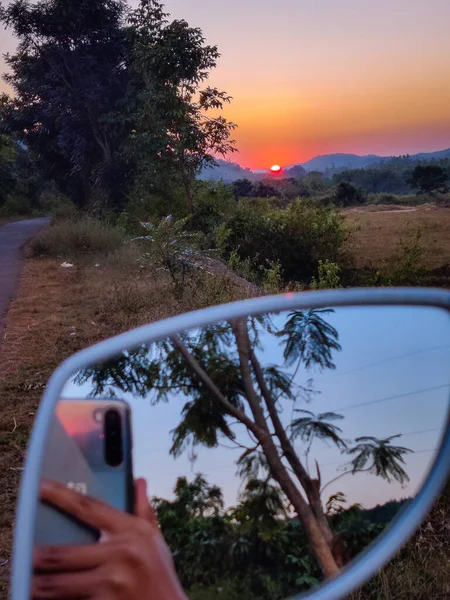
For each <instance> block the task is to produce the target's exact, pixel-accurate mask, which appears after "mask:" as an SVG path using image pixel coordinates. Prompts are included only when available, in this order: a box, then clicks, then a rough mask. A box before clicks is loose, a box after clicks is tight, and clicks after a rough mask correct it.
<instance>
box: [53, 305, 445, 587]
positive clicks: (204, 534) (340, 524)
mask: <svg viewBox="0 0 450 600" xmlns="http://www.w3.org/2000/svg"><path fill="white" fill-rule="evenodd" d="M448 339H449V319H448V313H447V312H446V311H443V310H440V309H435V308H425V307H351V308H328V309H311V310H293V311H288V312H283V313H278V314H264V315H259V316H253V315H250V316H248V317H246V318H241V319H237V320H235V321H231V322H219V323H214V324H212V325H208V326H205V327H201V328H196V329H193V330H190V331H182V332H179V333H178V334H177V335H174V336H172V337H171V338H167V339H162V340H159V341H156V342H151V343H147V344H143V345H141V346H139V347H137V348H127V349H126V350H124V352H123V353H122V354H121V355H120V356H118V357H117V358H116V359H114V360H110V361H107V362H105V363H103V364H99V365H93V366H91V367H89V368H86V369H84V370H82V371H80V372H78V373H76V374H75V375H74V377H73V378H71V380H70V381H68V382H67V385H66V387H65V389H64V392H63V395H62V398H61V400H60V402H59V403H58V405H57V408H56V417H57V418H56V419H55V423H54V425H53V427H52V433H51V436H50V439H49V440H48V445H47V446H48V447H47V449H46V459H45V460H44V467H43V468H44V469H45V470H46V472H45V473H44V474H43V476H44V475H45V476H46V477H48V476H49V473H52V474H53V475H52V476H54V477H55V478H57V479H59V480H61V481H63V482H64V483H72V482H73V481H75V482H78V484H79V483H80V482H82V483H83V482H84V483H85V484H87V485H88V486H89V493H91V494H93V495H98V496H99V497H102V490H101V488H103V494H104V490H105V489H106V488H107V489H108V490H109V491H108V501H109V502H110V503H111V504H113V505H116V506H118V507H120V506H121V505H123V502H124V498H123V495H124V494H125V493H126V490H125V488H124V486H123V485H121V484H120V477H121V475H120V473H121V472H123V469H124V468H125V467H126V466H127V457H128V456H129V446H130V445H131V441H130V440H129V439H128V434H127V431H128V430H127V427H126V425H124V426H123V430H122V433H119V434H117V435H118V438H117V439H116V440H115V441H113V442H111V443H112V446H111V447H112V450H110V456H109V457H108V456H107V454H105V451H104V445H105V429H104V422H105V419H106V418H108V417H107V415H108V411H110V412H111V409H115V410H117V414H118V415H119V417H120V419H121V420H122V422H123V423H126V422H127V419H130V420H131V430H132V438H133V451H132V461H133V471H134V476H135V477H138V476H139V477H144V478H145V479H146V480H147V481H148V490H149V494H150V496H151V498H152V502H153V505H154V507H155V510H156V513H157V517H158V520H159V525H160V528H161V530H162V532H163V534H164V536H165V539H166V541H167V543H168V545H169V547H170V549H171V551H172V553H173V555H174V558H175V564H176V569H177V572H178V574H179V577H180V580H181V583H182V585H183V587H184V589H185V591H186V593H187V595H188V596H189V598H191V599H195V598H198V599H207V598H212V597H218V596H217V593H218V592H220V597H221V598H225V599H227V598H230V599H231V598H234V597H235V594H236V593H238V592H239V595H240V596H241V597H246V598H258V599H265V598H283V597H288V596H289V595H292V594H294V593H298V592H301V591H307V590H310V589H311V588H312V587H314V586H315V585H317V584H319V583H320V582H321V581H323V580H324V579H326V578H328V577H331V576H334V575H336V574H338V573H339V571H340V570H341V569H342V568H344V567H345V566H346V565H348V564H349V563H350V562H351V561H352V560H353V559H354V558H355V557H356V556H357V555H358V554H359V553H360V552H361V551H362V550H364V549H365V548H366V547H367V546H368V545H369V544H371V543H372V542H373V541H374V540H375V539H376V538H378V537H379V536H380V535H381V534H382V533H383V531H384V530H385V528H386V526H387V525H388V524H389V523H390V522H391V521H392V520H393V519H394V517H395V516H396V515H398V514H399V513H400V512H401V511H402V510H404V509H405V508H406V507H407V506H408V504H409V503H411V501H412V500H413V499H414V497H415V496H416V495H417V493H418V492H419V491H420V488H421V486H422V484H423V482H424V480H425V478H426V477H427V475H428V473H429V471H430V468H431V466H432V464H433V461H434V459H435V457H436V454H437V452H438V450H439V446H440V441H441V437H442V434H443V432H444V428H445V426H446V422H447V413H448V407H449V384H450V381H449V379H450V376H449V369H448V365H449V362H450V344H449V343H448ZM113 412H114V411H113ZM109 418H110V417H109ZM58 431H59V435H60V439H59V440H58V439H57V432H58ZM67 439H70V442H71V443H72V444H75V446H77V448H78V450H79V451H80V453H81V454H82V456H83V457H84V459H85V461H86V464H87V465H88V467H89V469H88V470H89V476H88V478H89V481H87V480H86V473H83V472H82V467H81V466H80V465H81V463H80V464H79V465H78V466H79V468H80V469H81V471H80V472H78V473H76V472H74V471H73V470H74V467H73V464H72V465H64V455H65V452H64V451H61V452H58V450H57V449H58V447H59V448H63V447H64V448H66V449H67V443H68V442H67ZM58 444H59V446H58ZM64 444H65V446H64ZM50 448H51V451H50ZM111 452H112V454H111ZM58 461H59V463H58ZM124 465H125V467H124ZM128 467H129V465H128ZM69 475H70V481H69V480H67V477H69ZM61 477H62V479H61ZM77 477H78V479H77ZM78 484H77V485H78ZM91 490H94V491H91ZM79 491H81V492H83V490H79ZM49 510H50V509H49ZM61 518H62V517H61ZM85 535H86V536H87V537H89V535H91V533H90V532H86V533H85Z"/></svg>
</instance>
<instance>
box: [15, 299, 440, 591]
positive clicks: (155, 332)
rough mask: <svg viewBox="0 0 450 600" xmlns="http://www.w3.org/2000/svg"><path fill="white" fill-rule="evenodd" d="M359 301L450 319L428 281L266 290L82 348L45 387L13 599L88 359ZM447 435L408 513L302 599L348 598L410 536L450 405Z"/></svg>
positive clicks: (27, 574) (25, 581)
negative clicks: (48, 461) (66, 403)
mask: <svg viewBox="0 0 450 600" xmlns="http://www.w3.org/2000/svg"><path fill="white" fill-rule="evenodd" d="M351 306H424V307H425V306H427V307H434V308H441V309H444V310H447V312H448V313H449V318H450V292H448V291H445V290H439V289H423V288H415V289H414V288H382V289H380V288H378V289H370V288H368V289H354V290H330V291H318V292H303V293H302V292H301V293H286V294H282V295H279V296H265V297H261V298H255V299H251V300H244V301H241V302H234V303H231V304H225V305H221V306H215V307H211V308H206V309H203V310H199V311H195V312H191V313H187V314H183V315H180V316H176V317H173V318H170V319H166V320H163V321H158V322H156V323H153V324H150V325H145V326H144V327H140V328H138V329H135V330H132V331H128V332H127V333H124V334H122V335H119V336H116V337H113V338H109V339H108V340H105V341H103V342H100V343H99V344H96V345H95V346H92V347H90V348H88V349H86V350H82V351H81V352H78V353H76V354H74V355H73V356H71V357H70V358H69V359H67V360H66V361H65V362H63V363H62V364H61V365H60V366H59V367H58V368H57V369H56V370H55V371H54V373H53V375H52V377H51V378H50V380H49V383H48V385H47V387H46V389H45V392H44V394H43V397H42V401H41V403H40V406H39V409H38V412H37V416H36V420H35V423H34V426H33V431H32V435H31V441H30V443H29V445H28V449H27V456H26V460H25V469H24V472H23V475H22V480H21V485H20V494H19V502H18V506H17V511H16V523H15V531H14V545H13V562H12V590H11V598H12V600H29V591H30V583H31V574H32V554H33V552H32V540H33V532H34V520H35V514H36V510H35V509H36V501H35V498H36V496H37V494H38V489H39V480H40V478H39V473H40V468H41V462H42V449H43V447H44V442H45V439H46V436H47V430H48V426H49V423H50V419H51V417H52V414H53V410H54V407H55V405H56V402H57V400H58V398H59V397H60V394H61V392H62V390H63V388H64V385H65V383H66V381H67V379H69V377H71V376H72V375H74V374H75V373H76V372H77V371H79V370H80V369H82V368H85V367H86V366H90V365H93V364H96V363H99V362H102V361H104V360H107V359H109V358H113V357H114V356H115V355H117V354H119V353H120V352H121V351H123V350H124V349H125V348H127V347H130V346H136V345H139V344H142V343H144V342H146V343H147V342H152V341H156V340H159V339H161V338H164V337H168V336H170V335H173V334H175V333H178V332H180V331H182V330H185V329H192V328H196V327H201V326H205V325H210V324H212V323H214V322H216V321H224V320H230V319H236V318H239V317H244V316H246V315H249V314H252V315H257V314H262V313H266V312H269V313H270V312H281V311H288V310H293V309H302V310H307V309H311V308H329V307H332V308H335V307H351ZM449 366H450V365H449ZM442 440H443V441H442V445H441V448H440V451H439V453H438V456H437V457H436V459H435V461H434V464H433V467H432V469H431V471H430V473H429V475H428V478H427V480H426V481H425V483H424V485H423V487H422V489H421V491H420V493H419V494H418V496H417V497H416V498H415V499H414V501H413V502H412V503H411V504H410V505H409V506H408V508H407V509H405V510H404V511H403V512H401V514H400V515H399V516H398V517H396V518H395V519H394V520H393V521H392V523H391V524H390V525H389V526H388V528H387V530H386V531H385V532H384V533H383V534H382V535H381V536H380V537H379V539H378V540H377V541H375V542H374V543H373V544H371V545H370V546H369V547H368V548H367V549H366V550H364V551H363V552H362V553H361V554H360V555H359V556H358V557H357V558H356V559H355V560H354V561H353V562H352V563H351V564H350V565H349V566H348V567H347V568H346V569H344V571H343V572H342V574H341V575H340V576H339V577H337V578H336V579H333V580H329V581H326V582H324V583H322V584H320V585H319V586H318V587H316V588H314V589H313V590H312V591H310V592H305V593H301V594H299V595H297V596H295V598H298V599H299V600H300V598H309V599H311V600H339V599H341V598H343V597H346V596H347V595H348V594H350V593H351V592H352V591H353V590H355V589H356V588H358V587H359V586H361V585H362V584H363V583H364V582H366V581H367V580H368V579H370V578H371V577H372V576H373V575H374V574H375V573H376V572H377V571H378V570H379V569H380V568H381V567H382V566H383V565H384V564H385V563H387V562H388V561H389V560H390V559H391V558H392V557H393V556H394V554H395V553H396V552H397V551H398V549H399V548H400V547H401V546H403V545H404V544H405V543H406V542H407V541H408V539H409V538H410V537H411V536H412V535H413V533H414V532H415V531H416V529H417V528H418V527H419V525H420V524H421V522H422V521H423V519H424V518H425V517H426V515H427V513H428V511H429V510H430V508H431V506H432V504H433V502H434V501H435V499H436V498H437V496H438V495H439V493H440V492H441V491H442V489H443V488H444V486H445V483H446V481H447V478H448V477H449V475H450V410H449V418H448V420H447V424H446V429H445V433H444V436H443V438H442Z"/></svg>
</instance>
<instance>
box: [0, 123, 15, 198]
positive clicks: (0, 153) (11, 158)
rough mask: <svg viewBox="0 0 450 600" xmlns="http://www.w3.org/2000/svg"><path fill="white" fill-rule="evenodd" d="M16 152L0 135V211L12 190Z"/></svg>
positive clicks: (11, 144)
mask: <svg viewBox="0 0 450 600" xmlns="http://www.w3.org/2000/svg"><path fill="white" fill-rule="evenodd" d="M15 164H16V151H15V148H14V145H13V143H12V141H11V139H10V138H8V137H7V136H6V135H0V181H1V186H0V209H1V207H2V206H3V205H4V203H5V202H6V199H7V197H8V195H9V194H10V193H11V192H12V191H13V190H14V187H15V183H16V175H15Z"/></svg>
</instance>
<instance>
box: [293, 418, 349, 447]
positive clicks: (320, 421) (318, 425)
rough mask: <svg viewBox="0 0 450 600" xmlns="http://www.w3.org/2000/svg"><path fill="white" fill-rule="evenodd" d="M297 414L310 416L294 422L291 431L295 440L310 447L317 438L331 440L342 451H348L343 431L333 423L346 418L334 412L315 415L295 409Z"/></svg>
mask: <svg viewBox="0 0 450 600" xmlns="http://www.w3.org/2000/svg"><path fill="white" fill-rule="evenodd" d="M295 412H296V413H303V414H307V415H309V416H306V417H299V418H298V419H294V420H293V421H292V423H291V430H292V438H293V439H296V438H297V437H299V438H300V439H301V440H302V441H303V442H305V443H306V444H307V445H308V447H310V445H311V443H312V441H313V440H314V439H315V438H317V439H319V440H329V441H330V442H332V443H333V444H335V445H336V446H337V447H338V448H339V449H340V450H346V448H347V444H346V443H345V442H344V440H343V439H342V437H341V434H342V429H341V428H340V427H338V426H337V425H334V423H332V422H331V421H337V420H340V419H343V418H344V417H343V416H342V415H338V414H336V413H333V412H327V413H323V414H320V415H315V414H314V413H312V412H311V411H310V410H300V409H295Z"/></svg>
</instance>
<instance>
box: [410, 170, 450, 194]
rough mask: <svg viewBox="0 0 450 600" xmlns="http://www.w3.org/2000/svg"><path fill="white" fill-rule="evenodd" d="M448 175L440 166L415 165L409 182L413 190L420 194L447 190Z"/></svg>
mask: <svg viewBox="0 0 450 600" xmlns="http://www.w3.org/2000/svg"><path fill="white" fill-rule="evenodd" d="M447 182H448V173H447V171H446V170H445V169H444V167H441V166H440V165H434V164H429V165H417V166H416V167H415V168H414V170H413V172H412V174H411V178H410V180H409V183H410V185H411V186H412V187H413V188H418V189H419V192H420V193H422V194H428V193H433V192H437V191H439V190H445V189H447Z"/></svg>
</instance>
